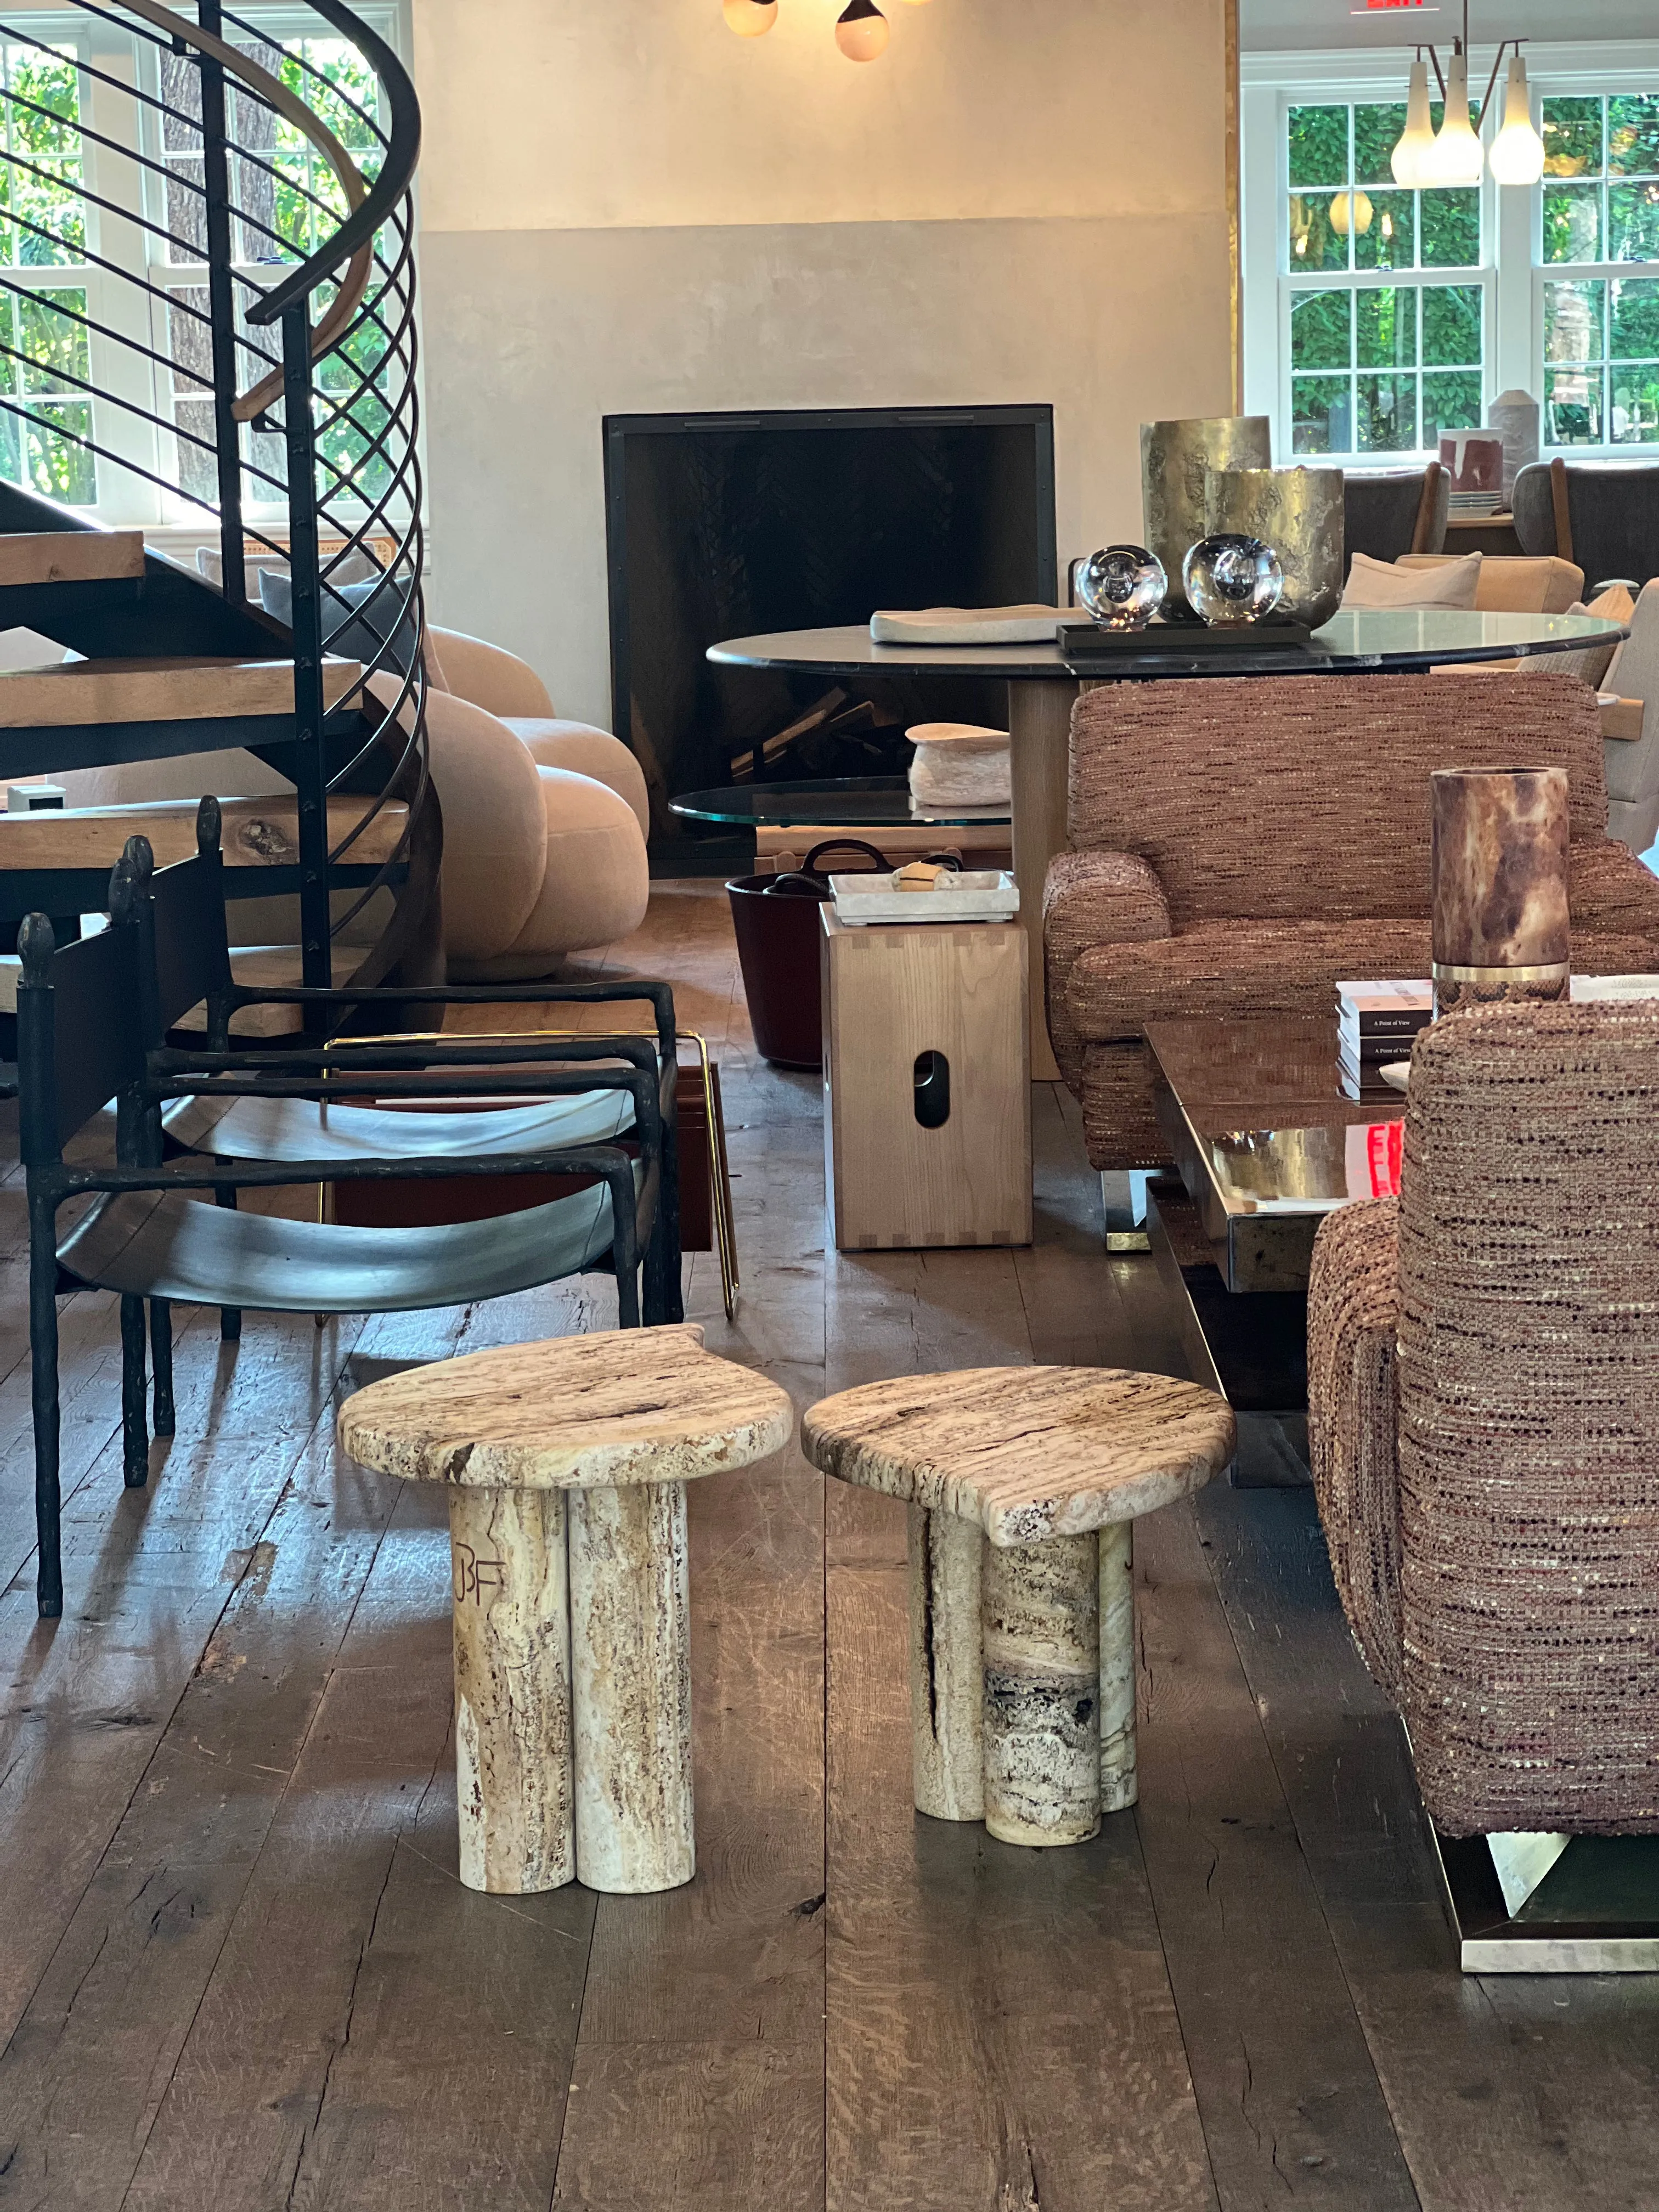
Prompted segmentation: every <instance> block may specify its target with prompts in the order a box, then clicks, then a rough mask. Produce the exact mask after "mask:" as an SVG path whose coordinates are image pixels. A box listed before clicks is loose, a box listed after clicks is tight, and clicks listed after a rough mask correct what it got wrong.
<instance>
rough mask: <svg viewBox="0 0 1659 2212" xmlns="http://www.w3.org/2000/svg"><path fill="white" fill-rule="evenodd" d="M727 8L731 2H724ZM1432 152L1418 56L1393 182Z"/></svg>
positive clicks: (1410, 182) (1393, 160)
mask: <svg viewBox="0 0 1659 2212" xmlns="http://www.w3.org/2000/svg"><path fill="white" fill-rule="evenodd" d="M727 4H728V6H729V5H730V4H731V0H727ZM1433 151H1434V116H1433V113H1432V112H1431V108H1430V106H1429V65H1428V64H1427V63H1426V62H1425V60H1424V59H1423V58H1422V57H1421V55H1419V57H1418V58H1417V60H1416V61H1414V62H1413V64H1412V76H1411V88H1410V89H1409V91H1408V92H1407V94H1406V128H1405V130H1404V131H1402V132H1401V137H1400V143H1399V144H1398V145H1397V146H1396V147H1395V149H1394V152H1393V154H1392V155H1390V156H1389V167H1390V168H1392V170H1393V171H1394V180H1395V184H1397V185H1404V186H1405V188H1406V190H1407V191H1413V190H1414V189H1415V187H1416V186H1417V185H1419V184H1420V183H1421V182H1422V179H1423V163H1424V161H1425V158H1426V156H1427V155H1430V154H1431V153H1432V152H1433Z"/></svg>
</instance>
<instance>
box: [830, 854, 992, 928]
mask: <svg viewBox="0 0 1659 2212" xmlns="http://www.w3.org/2000/svg"><path fill="white" fill-rule="evenodd" d="M939 883H940V884H942V885H944V886H945V888H944V889H936V890H931V891H906V890H900V889H899V883H898V875H897V872H896V871H895V872H894V873H892V874H891V875H888V874H886V873H884V872H882V871H880V870H869V871H866V872H864V873H863V874H861V875H853V876H831V877H830V878H829V888H830V890H832V891H833V892H834V893H835V897H836V920H837V921H843V922H846V923H848V924H849V925H850V926H851V927H854V928H858V927H863V926H865V925H866V924H868V923H870V922H895V921H1012V920H1013V918H1014V916H1015V915H1017V914H1018V912H1019V892H1018V890H1017V889H1016V888H1015V884H1014V879H1013V878H1012V876H1011V875H1010V874H1009V873H1008V872H1007V871H1006V869H1004V868H968V869H964V870H963V871H962V872H959V873H946V874H945V875H943V876H941V877H940V878H939Z"/></svg>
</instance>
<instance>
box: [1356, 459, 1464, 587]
mask: <svg viewBox="0 0 1659 2212" xmlns="http://www.w3.org/2000/svg"><path fill="white" fill-rule="evenodd" d="M1342 508H1343V516H1342V520H1343V535H1344V538H1345V541H1346V547H1347V559H1348V563H1349V565H1350V566H1352V562H1353V556H1354V555H1355V554H1356V553H1368V554H1370V557H1371V559H1372V560H1373V561H1397V560H1398V559H1399V558H1400V556H1401V554H1402V553H1443V552H1444V550H1445V548H1446V523H1447V519H1448V517H1449V513H1450V511H1451V477H1450V475H1449V472H1448V471H1446V470H1445V469H1443V468H1442V467H1441V465H1440V464H1439V462H1438V461H1431V462H1430V463H1429V465H1428V466H1427V468H1426V469H1411V470H1407V471H1404V472H1403V473H1402V472H1401V471H1398V470H1390V471H1387V472H1386V473H1378V474H1375V475H1366V474H1362V473H1359V472H1358V471H1350V472H1349V473H1348V474H1347V475H1346V476H1345V477H1344V479H1343V486H1342Z"/></svg>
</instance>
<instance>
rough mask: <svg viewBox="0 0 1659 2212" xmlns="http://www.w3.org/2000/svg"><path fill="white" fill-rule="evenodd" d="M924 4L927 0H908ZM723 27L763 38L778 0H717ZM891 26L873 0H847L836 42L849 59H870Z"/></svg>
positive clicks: (880, 50) (740, 35)
mask: <svg viewBox="0 0 1659 2212" xmlns="http://www.w3.org/2000/svg"><path fill="white" fill-rule="evenodd" d="M909 4H910V6H911V7H913V8H924V7H926V6H927V0H909ZM720 12H721V14H722V15H724V16H725V18H726V28H727V29H728V30H730V31H735V32H736V33H737V34H738V38H740V39H760V38H764V36H765V35H766V33H767V32H768V31H769V30H770V29H771V27H772V26H773V24H774V23H775V22H776V21H777V20H778V0H720ZM891 36H892V27H891V26H890V24H889V22H888V21H887V18H886V16H885V15H883V14H882V12H881V9H879V8H878V7H877V6H876V4H875V0H847V5H846V6H845V7H844V8H843V9H842V13H841V15H840V16H839V17H838V18H837V19H836V45H837V46H839V47H840V48H841V51H842V53H844V54H845V55H846V57H847V58H848V61H849V62H872V61H874V60H875V59H876V58H877V56H878V54H883V53H884V52H886V51H887V42H888V40H889V39H890V37H891Z"/></svg>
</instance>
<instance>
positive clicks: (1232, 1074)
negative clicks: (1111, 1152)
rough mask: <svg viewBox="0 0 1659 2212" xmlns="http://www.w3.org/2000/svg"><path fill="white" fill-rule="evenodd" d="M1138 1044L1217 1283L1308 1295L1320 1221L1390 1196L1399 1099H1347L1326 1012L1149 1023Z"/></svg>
mask: <svg viewBox="0 0 1659 2212" xmlns="http://www.w3.org/2000/svg"><path fill="white" fill-rule="evenodd" d="M1146 1042H1147V1045H1148V1046H1149V1048H1151V1051H1152V1058H1153V1060H1154V1062H1155V1064H1156V1067H1157V1072H1158V1085H1157V1094H1156V1096H1157V1109H1158V1127H1160V1129H1162V1131H1163V1133H1164V1139H1165V1140H1166V1141H1167V1143H1168V1145H1169V1146H1170V1152H1171V1153H1172V1155H1173V1156H1174V1158H1175V1162H1176V1168H1177V1170H1178V1171H1179V1173H1180V1176H1181V1180H1182V1184H1183V1185H1184V1186H1185V1189H1186V1194H1187V1197H1188V1200H1190V1202H1191V1204H1192V1206H1193V1207H1194V1209H1195V1211H1196V1213H1197V1217H1198V1219H1199V1222H1200V1224H1201V1225H1202V1229H1203V1233H1204V1236H1205V1237H1206V1240H1207V1242H1208V1243H1209V1245H1210V1246H1211V1248H1212V1256H1213V1264H1214V1266H1215V1267H1216V1269H1217V1270H1218V1273H1219V1274H1220V1277H1221V1279H1222V1282H1223V1283H1224V1284H1225V1287H1226V1288H1227V1290H1228V1291H1233V1292H1239V1291H1255V1292H1263V1291H1280V1292H1291V1293H1295V1292H1298V1291H1306V1289H1307V1287H1308V1270H1309V1267H1310V1262H1311V1261H1312V1257H1313V1242H1314V1238H1315V1237H1316V1235H1317V1234H1318V1231H1319V1225H1320V1223H1321V1222H1322V1220H1323V1219H1324V1218H1325V1216H1326V1215H1327V1214H1328V1213H1333V1212H1335V1211H1336V1209H1337V1208H1338V1207H1339V1206H1348V1205H1352V1202H1353V1201H1354V1200H1356V1199H1361V1198H1392V1197H1395V1196H1397V1195H1398V1194H1399V1189H1400V1155H1401V1135H1402V1131H1403V1124H1404V1120H1405V1113H1406V1101H1405V1098H1404V1097H1403V1096H1402V1095H1401V1093H1400V1092H1398V1091H1390V1090H1387V1089H1383V1088H1379V1089H1378V1090H1377V1091H1376V1092H1375V1093H1373V1092H1372V1091H1370V1088H1369V1087H1368V1088H1367V1090H1366V1092H1365V1095H1364V1097H1359V1098H1351V1097H1348V1096H1347V1095H1346V1092H1345V1091H1344V1089H1343V1085H1342V1079H1341V1076H1340V1073H1339V1072H1338V1067H1337V1046H1336V1021H1335V1018H1334V1016H1333V1017H1331V1018H1327V1019H1310V1020H1305V1021H1297V1020H1291V1019H1289V1018H1273V1019H1268V1020H1262V1021H1244V1022H1227V1021H1190V1022H1155V1023H1153V1024H1151V1025H1150V1026H1149V1028H1148V1029H1147V1031H1146ZM1165 1211H1166V1212H1167V1211H1168V1207H1167V1205H1166V1207H1165Z"/></svg>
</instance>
